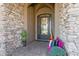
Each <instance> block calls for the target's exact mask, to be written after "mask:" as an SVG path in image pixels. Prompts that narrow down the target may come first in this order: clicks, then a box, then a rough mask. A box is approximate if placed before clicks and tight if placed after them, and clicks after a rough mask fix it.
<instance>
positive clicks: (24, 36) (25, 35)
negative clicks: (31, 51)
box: [20, 31, 28, 42]
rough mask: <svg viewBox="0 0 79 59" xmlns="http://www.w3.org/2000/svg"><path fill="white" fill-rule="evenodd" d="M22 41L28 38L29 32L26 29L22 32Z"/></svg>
mask: <svg viewBox="0 0 79 59" xmlns="http://www.w3.org/2000/svg"><path fill="white" fill-rule="evenodd" d="M20 35H21V41H22V42H25V41H26V40H27V36H28V33H27V32H26V31H22V32H21V34H20Z"/></svg>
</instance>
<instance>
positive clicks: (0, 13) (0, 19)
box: [0, 4, 6, 56]
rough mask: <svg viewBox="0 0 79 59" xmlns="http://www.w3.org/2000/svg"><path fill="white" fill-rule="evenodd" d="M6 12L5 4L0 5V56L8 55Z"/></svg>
mask: <svg viewBox="0 0 79 59" xmlns="http://www.w3.org/2000/svg"><path fill="white" fill-rule="evenodd" d="M4 26H5V12H4V7H3V4H0V56H4V55H6V48H5V39H6V38H5V30H4V29H5V27H4Z"/></svg>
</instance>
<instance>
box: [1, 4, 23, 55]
mask: <svg viewBox="0 0 79 59" xmlns="http://www.w3.org/2000/svg"><path fill="white" fill-rule="evenodd" d="M23 11H24V4H9V3H8V4H3V5H2V7H1V6H0V45H1V46H0V55H11V53H12V51H13V50H14V49H15V48H17V47H19V46H22V45H21V41H20V33H21V31H22V30H23V29H24V23H23V13H24V12H23ZM1 16H2V17H1ZM1 40H2V41H1ZM4 46H5V47H4ZM1 48H3V49H1ZM3 50H4V51H3Z"/></svg>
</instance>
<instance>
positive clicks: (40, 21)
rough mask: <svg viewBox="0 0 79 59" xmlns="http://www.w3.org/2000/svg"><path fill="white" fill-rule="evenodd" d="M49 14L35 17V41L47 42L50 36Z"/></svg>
mask: <svg viewBox="0 0 79 59" xmlns="http://www.w3.org/2000/svg"><path fill="white" fill-rule="evenodd" d="M51 18H52V17H51V14H40V15H38V16H37V39H38V40H41V41H48V39H49V36H50V34H51Z"/></svg>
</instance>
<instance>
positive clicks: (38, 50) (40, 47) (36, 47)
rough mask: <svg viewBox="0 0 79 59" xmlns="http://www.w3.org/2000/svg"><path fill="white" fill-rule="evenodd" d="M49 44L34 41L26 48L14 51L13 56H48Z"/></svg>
mask: <svg viewBox="0 0 79 59" xmlns="http://www.w3.org/2000/svg"><path fill="white" fill-rule="evenodd" d="M47 46H48V42H40V41H34V42H32V43H31V44H29V45H27V46H26V47H20V48H17V49H16V50H14V52H13V54H12V56H46V55H47Z"/></svg>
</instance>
